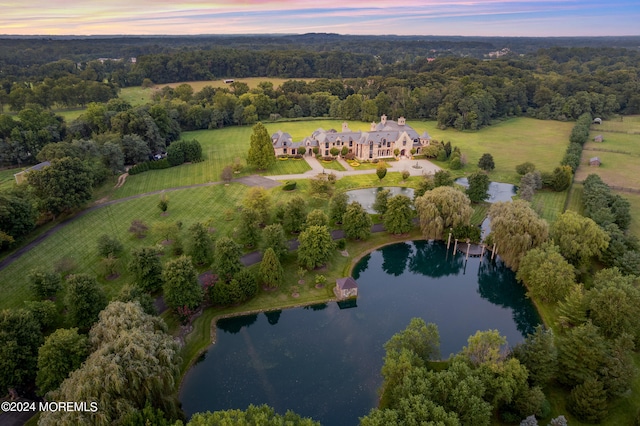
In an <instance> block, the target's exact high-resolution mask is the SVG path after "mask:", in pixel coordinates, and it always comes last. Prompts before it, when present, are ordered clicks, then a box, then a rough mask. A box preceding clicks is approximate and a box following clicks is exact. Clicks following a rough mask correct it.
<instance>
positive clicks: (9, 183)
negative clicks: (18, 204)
mask: <svg viewBox="0 0 640 426" xmlns="http://www.w3.org/2000/svg"><path fill="white" fill-rule="evenodd" d="M23 169H24V168H23V167H21V168H16V169H4V170H0V191H1V190H5V189H11V188H13V185H14V184H15V183H16V178H14V177H13V175H14V174H15V173H18V172H20V171H21V170H23Z"/></svg>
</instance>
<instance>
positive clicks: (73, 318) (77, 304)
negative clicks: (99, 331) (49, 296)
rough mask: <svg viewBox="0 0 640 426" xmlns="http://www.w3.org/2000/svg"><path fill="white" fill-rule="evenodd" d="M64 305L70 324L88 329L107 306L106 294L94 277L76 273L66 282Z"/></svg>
mask: <svg viewBox="0 0 640 426" xmlns="http://www.w3.org/2000/svg"><path fill="white" fill-rule="evenodd" d="M65 305H66V307H67V316H68V318H69V322H70V324H72V325H73V326H74V327H78V328H80V329H81V330H88V329H89V328H90V327H91V326H92V325H93V323H94V322H96V321H97V320H98V314H99V313H100V311H101V310H102V309H104V307H105V306H107V296H106V295H105V294H104V291H103V290H102V287H100V286H99V285H98V282H97V281H96V279H95V278H94V277H92V276H89V275H87V274H77V275H73V276H72V277H71V278H70V279H69V281H68V282H67V290H66V295H65Z"/></svg>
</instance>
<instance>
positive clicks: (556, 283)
mask: <svg viewBox="0 0 640 426" xmlns="http://www.w3.org/2000/svg"><path fill="white" fill-rule="evenodd" d="M516 277H517V278H518V280H520V281H523V282H524V283H525V284H526V286H527V295H528V296H529V297H533V298H536V299H542V300H544V301H547V302H559V301H561V300H564V298H565V297H566V296H567V294H568V293H569V291H570V290H571V287H572V286H573V285H575V283H576V280H575V270H574V268H573V266H571V265H570V264H569V262H567V261H566V260H565V258H564V257H562V255H561V254H560V249H559V248H558V246H555V245H552V244H549V243H545V244H543V245H542V246H540V247H538V248H535V249H532V250H529V251H528V252H527V254H525V255H524V257H523V258H522V261H521V262H520V269H518V273H517V275H516Z"/></svg>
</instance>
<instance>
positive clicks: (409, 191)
mask: <svg viewBox="0 0 640 426" xmlns="http://www.w3.org/2000/svg"><path fill="white" fill-rule="evenodd" d="M383 189H388V190H389V191H391V196H394V195H398V194H402V195H406V196H407V197H409V198H410V199H411V200H413V188H403V187H400V186H389V187H384V188H383V187H380V188H363V189H354V190H351V191H347V196H348V197H349V202H350V203H351V202H353V201H357V202H359V203H360V204H361V205H362V207H363V208H364V209H365V210H366V211H367V213H371V214H373V213H376V211H375V210H374V209H373V203H375V202H376V194H377V193H378V192H380V191H382V190H383Z"/></svg>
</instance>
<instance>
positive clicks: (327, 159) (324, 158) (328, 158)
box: [322, 157, 333, 162]
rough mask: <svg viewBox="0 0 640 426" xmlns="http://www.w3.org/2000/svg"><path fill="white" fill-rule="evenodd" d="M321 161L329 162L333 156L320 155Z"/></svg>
mask: <svg viewBox="0 0 640 426" xmlns="http://www.w3.org/2000/svg"><path fill="white" fill-rule="evenodd" d="M322 161H327V162H331V161H333V157H322Z"/></svg>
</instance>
